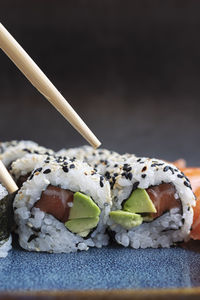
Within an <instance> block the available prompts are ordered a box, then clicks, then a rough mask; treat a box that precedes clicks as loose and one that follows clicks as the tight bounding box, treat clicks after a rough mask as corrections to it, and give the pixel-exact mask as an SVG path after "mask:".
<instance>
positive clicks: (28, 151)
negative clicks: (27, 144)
mask: <svg viewBox="0 0 200 300" xmlns="http://www.w3.org/2000/svg"><path fill="white" fill-rule="evenodd" d="M23 151H26V152H27V153H31V151H30V150H29V149H27V148H24V149H23Z"/></svg>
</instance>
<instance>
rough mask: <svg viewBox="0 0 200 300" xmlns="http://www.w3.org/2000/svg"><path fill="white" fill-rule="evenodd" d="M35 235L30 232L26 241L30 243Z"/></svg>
mask: <svg viewBox="0 0 200 300" xmlns="http://www.w3.org/2000/svg"><path fill="white" fill-rule="evenodd" d="M36 237H37V235H35V234H31V235H30V237H29V239H28V243H30V242H31V241H32V240H34V239H35V238H36Z"/></svg>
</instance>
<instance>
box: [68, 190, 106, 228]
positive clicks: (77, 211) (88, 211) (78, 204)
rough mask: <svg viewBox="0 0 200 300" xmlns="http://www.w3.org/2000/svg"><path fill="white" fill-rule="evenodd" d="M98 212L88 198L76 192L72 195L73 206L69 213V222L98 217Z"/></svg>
mask: <svg viewBox="0 0 200 300" xmlns="http://www.w3.org/2000/svg"><path fill="white" fill-rule="evenodd" d="M100 212H101V211H100V209H99V207H98V206H97V205H96V204H95V203H94V201H93V200H92V199H91V198H90V197H89V196H87V195H85V194H82V193H80V192H76V193H75V194H74V200H73V206H72V207H71V209H70V212H69V220H73V219H82V218H95V217H98V216H99V215H100ZM82 231H83V230H82Z"/></svg>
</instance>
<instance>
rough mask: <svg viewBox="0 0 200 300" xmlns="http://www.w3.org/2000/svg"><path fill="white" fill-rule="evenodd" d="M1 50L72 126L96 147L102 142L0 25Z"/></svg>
mask: <svg viewBox="0 0 200 300" xmlns="http://www.w3.org/2000/svg"><path fill="white" fill-rule="evenodd" d="M0 48H1V49H2V50H3V51H4V52H5V53H6V55H7V56H8V57H9V58H10V59H11V60H12V61H13V63H14V64H15V65H16V66H17V67H18V68H19V69H20V71H21V72H22V73H23V74H24V75H25V76H26V78H27V79H28V80H29V81H30V82H31V83H32V85H33V86H34V87H35V88H36V89H37V90H38V91H39V92H40V93H41V94H42V95H43V96H44V97H45V98H46V99H47V100H48V101H49V102H50V103H51V104H52V105H53V106H54V107H55V108H56V109H57V110H58V111H59V112H60V113H61V114H62V115H63V117H65V119H67V120H68V121H69V122H70V123H71V125H72V126H73V127H74V128H75V129H76V130H77V131H78V132H79V133H80V134H81V135H82V136H83V137H84V138H85V139H86V140H87V141H88V142H89V143H90V144H91V145H92V146H93V147H94V148H97V147H99V146H100V145H101V142H100V141H99V140H98V139H97V137H96V136H95V135H94V134H93V133H92V131H91V130H90V129H89V128H88V126H87V125H86V124H85V123H84V122H83V120H82V119H81V118H80V117H79V115H78V114H77V113H76V112H75V110H74V109H73V108H72V107H71V105H70V104H69V103H68V102H67V101H66V100H65V98H64V97H63V96H62V95H61V93H60V92H59V91H58V90H57V89H56V87H55V86H54V85H53V84H52V83H51V81H50V80H49V79H48V78H47V76H46V75H45V74H44V73H43V72H42V71H41V69H40V68H39V67H38V66H37V65H36V63H35V62H34V61H33V60H32V59H31V57H30V56H29V55H28V54H27V53H26V52H25V51H24V49H23V48H22V47H21V46H20V45H19V44H18V42H17V41H16V40H15V39H14V38H13V37H12V35H11V34H10V33H9V32H8V31H7V30H6V28H5V27H4V26H3V25H2V24H1V23H0Z"/></svg>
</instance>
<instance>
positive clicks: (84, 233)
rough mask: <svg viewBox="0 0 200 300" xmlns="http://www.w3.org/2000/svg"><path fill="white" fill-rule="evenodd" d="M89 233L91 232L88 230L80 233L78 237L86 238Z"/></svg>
mask: <svg viewBox="0 0 200 300" xmlns="http://www.w3.org/2000/svg"><path fill="white" fill-rule="evenodd" d="M89 233H90V230H86V231H83V232H79V233H78V235H80V236H81V237H86V236H87V235H88V234H89Z"/></svg>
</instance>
